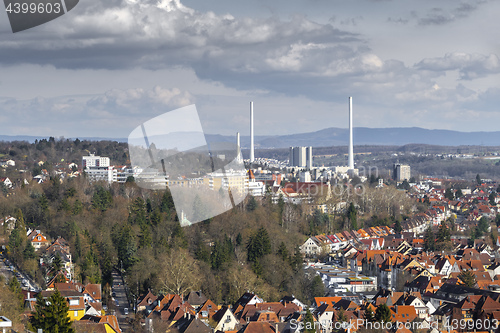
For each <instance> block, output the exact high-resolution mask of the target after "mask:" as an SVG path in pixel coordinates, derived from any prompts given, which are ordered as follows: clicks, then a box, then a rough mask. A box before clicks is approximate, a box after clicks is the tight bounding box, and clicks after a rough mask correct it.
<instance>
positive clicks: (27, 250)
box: [23, 239, 36, 260]
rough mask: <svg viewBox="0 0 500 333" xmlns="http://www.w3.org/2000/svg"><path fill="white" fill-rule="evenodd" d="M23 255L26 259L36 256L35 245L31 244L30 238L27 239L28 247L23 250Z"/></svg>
mask: <svg viewBox="0 0 500 333" xmlns="http://www.w3.org/2000/svg"><path fill="white" fill-rule="evenodd" d="M23 257H24V259H25V260H28V259H35V258H36V253H35V248H34V247H33V245H31V242H30V240H29V239H27V240H26V247H25V248H24V251H23Z"/></svg>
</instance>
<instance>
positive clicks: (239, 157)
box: [236, 132, 242, 162]
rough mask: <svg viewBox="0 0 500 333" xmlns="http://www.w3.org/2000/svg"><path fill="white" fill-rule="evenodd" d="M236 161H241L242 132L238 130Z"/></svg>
mask: <svg viewBox="0 0 500 333" xmlns="http://www.w3.org/2000/svg"><path fill="white" fill-rule="evenodd" d="M236 161H238V162H241V161H242V158H241V144H240V132H236Z"/></svg>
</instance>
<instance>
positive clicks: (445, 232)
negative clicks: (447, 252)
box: [437, 221, 451, 242]
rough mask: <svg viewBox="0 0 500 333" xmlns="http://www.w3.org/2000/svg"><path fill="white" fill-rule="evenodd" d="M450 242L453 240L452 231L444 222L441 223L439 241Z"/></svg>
mask: <svg viewBox="0 0 500 333" xmlns="http://www.w3.org/2000/svg"><path fill="white" fill-rule="evenodd" d="M450 240H451V236H450V230H449V229H448V226H447V225H446V224H445V223H444V221H441V225H440V226H439V230H438V234H437V241H438V242H448V241H450Z"/></svg>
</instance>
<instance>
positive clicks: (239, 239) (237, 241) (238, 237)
mask: <svg viewBox="0 0 500 333" xmlns="http://www.w3.org/2000/svg"><path fill="white" fill-rule="evenodd" d="M499 216H500V214H499ZM241 243H243V236H241V232H238V235H237V236H236V246H240V245H241Z"/></svg>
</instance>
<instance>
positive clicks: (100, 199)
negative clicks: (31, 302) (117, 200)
mask: <svg viewBox="0 0 500 333" xmlns="http://www.w3.org/2000/svg"><path fill="white" fill-rule="evenodd" d="M112 202H113V196H112V195H111V192H110V191H108V190H106V189H105V188H104V187H102V186H100V185H98V186H96V188H95V190H94V194H93V195H92V208H94V209H97V210H100V211H102V212H104V211H106V210H107V209H108V208H109V207H110V206H111V203H112Z"/></svg>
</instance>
